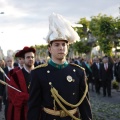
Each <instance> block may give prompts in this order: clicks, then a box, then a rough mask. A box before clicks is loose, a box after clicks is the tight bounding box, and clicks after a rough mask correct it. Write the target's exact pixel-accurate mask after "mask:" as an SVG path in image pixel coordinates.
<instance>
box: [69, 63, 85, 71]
mask: <svg viewBox="0 0 120 120" xmlns="http://www.w3.org/2000/svg"><path fill="white" fill-rule="evenodd" d="M70 65H73V66H77V67H79V68H81V69H82V70H85V68H83V67H81V66H79V65H77V64H74V63H70Z"/></svg>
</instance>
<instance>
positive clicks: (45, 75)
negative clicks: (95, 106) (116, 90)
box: [0, 13, 120, 120]
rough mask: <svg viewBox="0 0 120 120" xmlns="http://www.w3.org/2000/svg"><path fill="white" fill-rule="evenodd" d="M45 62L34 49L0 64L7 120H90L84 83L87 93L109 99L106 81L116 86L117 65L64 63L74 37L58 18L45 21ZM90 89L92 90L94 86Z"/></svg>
mask: <svg viewBox="0 0 120 120" xmlns="http://www.w3.org/2000/svg"><path fill="white" fill-rule="evenodd" d="M49 22H50V24H49V30H50V31H49V34H48V35H47V37H46V41H47V43H48V55H49V57H50V58H49V59H48V60H47V61H42V62H41V61H40V58H39V56H36V50H35V49H34V48H33V47H27V46H25V47H24V48H23V49H21V50H19V51H18V52H17V53H16V54H15V58H16V59H17V62H15V61H14V60H15V59H14V58H13V56H7V57H6V58H5V61H3V60H1V61H0V67H1V71H0V81H1V83H0V110H1V109H2V102H3V103H4V105H5V111H4V113H5V119H6V120H80V119H82V120H92V110H91V104H90V101H89V90H90V86H89V84H90V83H92V90H95V91H96V93H97V94H100V89H101V87H102V88H103V93H102V94H103V96H104V97H105V96H108V97H111V96H112V95H111V81H112V80H113V78H114V77H116V80H117V81H118V82H119V83H120V76H119V70H120V61H119V60H116V61H115V63H114V62H113V61H111V59H110V58H109V57H108V56H105V57H103V58H102V59H101V60H100V59H99V58H98V57H95V58H93V60H92V61H91V60H88V59H85V58H84V59H83V58H74V59H67V54H68V49H69V44H72V43H74V42H75V41H76V40H77V39H79V36H78V34H77V33H76V31H74V29H73V28H72V27H71V26H70V23H69V22H67V21H66V20H65V19H64V18H63V17H62V16H61V15H58V14H55V13H53V14H52V15H51V16H50V19H49ZM94 86H95V88H94Z"/></svg>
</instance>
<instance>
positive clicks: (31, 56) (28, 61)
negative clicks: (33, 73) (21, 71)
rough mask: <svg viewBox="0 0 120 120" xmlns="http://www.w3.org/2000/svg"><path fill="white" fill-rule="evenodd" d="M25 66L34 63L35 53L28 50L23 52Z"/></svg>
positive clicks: (30, 65)
mask: <svg viewBox="0 0 120 120" xmlns="http://www.w3.org/2000/svg"><path fill="white" fill-rule="evenodd" d="M24 62H25V66H27V67H32V66H33V65H34V62H35V55H34V53H33V52H28V53H25V60H24Z"/></svg>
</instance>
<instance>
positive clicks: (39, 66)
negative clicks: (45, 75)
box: [33, 63, 48, 70]
mask: <svg viewBox="0 0 120 120" xmlns="http://www.w3.org/2000/svg"><path fill="white" fill-rule="evenodd" d="M46 66H48V63H45V64H41V65H38V66H36V67H35V68H34V69H33V70H35V69H38V68H41V67H46Z"/></svg>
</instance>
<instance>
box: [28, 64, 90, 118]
mask: <svg viewBox="0 0 120 120" xmlns="http://www.w3.org/2000/svg"><path fill="white" fill-rule="evenodd" d="M43 66H44V65H43ZM31 76H32V80H31V86H30V98H29V102H28V107H29V109H28V120H53V119H55V120H71V119H72V118H71V117H69V116H67V117H63V118H60V117H59V116H53V115H50V114H47V113H45V112H44V111H43V110H42V108H43V107H46V108H49V109H52V110H53V108H54V104H53V103H54V98H53V97H52V95H51V92H50V89H51V86H50V85H49V83H50V82H51V83H52V85H53V86H54V87H55V88H56V89H57V91H58V93H59V94H60V95H61V96H62V97H63V98H64V99H65V100H66V101H67V102H69V103H71V104H77V103H78V102H79V100H80V99H81V97H82V96H83V93H84V91H85V74H84V70H83V69H81V68H80V67H78V66H75V65H71V64H68V65H61V66H60V65H56V66H55V65H53V64H51V63H48V65H47V64H46V65H45V66H44V67H40V68H37V69H35V70H33V71H32V75H31ZM67 76H71V77H72V82H69V81H68V80H67ZM55 104H56V108H57V110H61V108H60V107H59V105H58V104H57V103H55ZM63 105H64V104H63ZM64 107H65V108H66V109H67V110H71V109H73V108H71V107H68V106H67V105H64ZM78 108H79V111H80V114H81V117H82V120H91V119H92V115H91V108H90V103H89V101H88V97H85V99H84V100H83V102H82V104H81V105H80V106H79V107H78Z"/></svg>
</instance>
